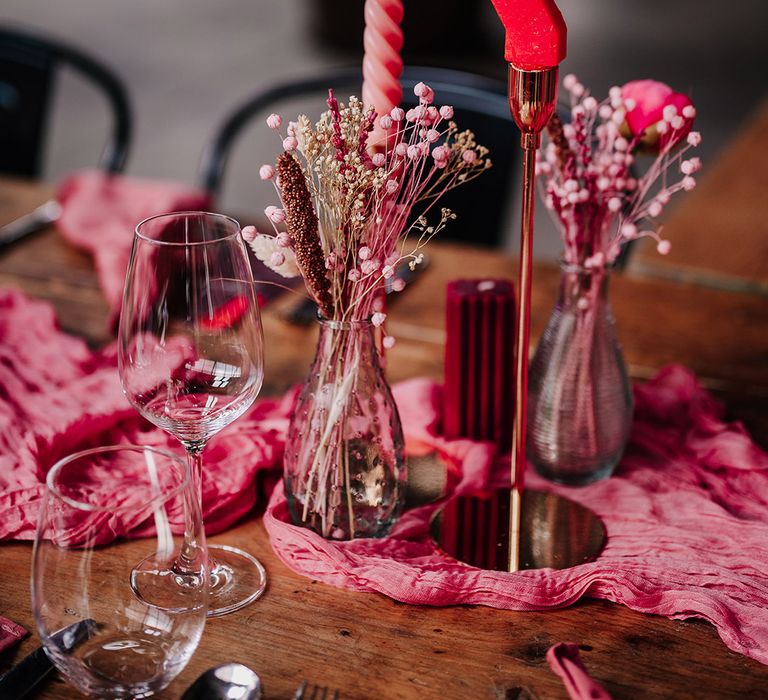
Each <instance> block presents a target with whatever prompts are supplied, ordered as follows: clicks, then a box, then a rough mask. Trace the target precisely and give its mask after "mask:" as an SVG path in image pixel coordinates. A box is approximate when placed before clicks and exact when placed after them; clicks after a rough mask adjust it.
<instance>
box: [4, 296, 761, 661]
mask: <svg viewBox="0 0 768 700" xmlns="http://www.w3.org/2000/svg"><path fill="white" fill-rule="evenodd" d="M440 392H441V389H440V387H439V385H437V384H436V383H435V382H432V381H429V380H424V379H417V380H411V381H409V382H405V383H403V384H400V385H399V386H397V387H395V396H396V399H397V402H398V405H399V407H400V412H401V415H402V418H403V423H404V427H405V431H406V438H407V445H408V450H409V452H410V453H411V454H415V453H420V454H425V453H428V452H430V451H433V450H436V451H437V452H438V453H440V454H441V455H443V456H444V457H445V460H446V462H447V463H448V465H449V467H450V470H451V480H450V481H451V483H453V484H456V491H457V492H468V491H471V490H473V489H476V488H480V487H483V486H487V485H488V484H489V483H491V482H492V481H493V480H494V478H495V475H494V471H493V465H494V463H495V462H497V461H498V459H497V456H496V455H494V453H493V450H492V449H491V446H490V445H488V444H482V443H473V442H471V441H469V440H446V439H445V438H443V437H441V436H440V435H439V434H438V430H439V426H440V424H441V416H440V406H441V405H442V401H441V393H440ZM294 396H295V394H294V393H293V392H291V393H289V394H288V395H287V396H286V397H285V399H283V400H282V401H275V400H262V401H259V402H258V403H257V404H256V405H255V406H254V407H253V408H252V409H251V410H250V411H249V412H248V413H246V414H245V415H244V416H243V417H241V418H240V419H239V420H237V421H236V422H235V423H234V424H233V425H232V426H230V427H229V428H227V429H226V430H225V431H223V432H222V433H221V434H220V435H219V436H217V437H216V438H215V439H214V440H212V441H211V444H210V446H209V449H208V451H207V452H206V458H205V461H206V478H205V480H204V492H203V505H204V512H205V517H206V529H207V531H208V532H209V533H212V532H216V531H219V530H222V529H224V528H226V527H228V526H229V525H231V524H232V523H234V522H235V521H236V520H237V519H239V518H240V517H242V516H243V515H244V514H246V513H247V512H248V511H249V510H250V509H251V508H252V507H253V506H254V504H255V502H256V497H257V489H256V481H257V478H258V475H259V474H260V473H262V472H263V471H264V470H266V469H274V470H277V469H278V468H279V466H280V462H281V458H282V450H283V444H284V436H285V432H286V428H287V425H288V416H289V415H290V410H291V406H292V401H293V397H294ZM635 404H636V411H635V422H634V426H633V432H632V438H631V441H630V444H629V447H628V450H627V453H626V455H625V457H624V459H623V461H622V464H621V466H620V468H619V469H618V471H617V473H616V475H615V476H614V477H612V478H610V479H607V480H604V481H601V482H598V483H596V484H593V485H591V486H588V487H585V488H582V489H568V488H565V487H555V486H553V485H551V484H547V483H546V482H544V481H543V480H541V479H540V478H538V477H536V475H535V474H533V473H531V474H530V475H529V477H528V478H529V483H530V485H531V486H533V487H535V488H545V489H553V490H557V491H559V492H561V493H564V494H567V495H568V496H569V497H570V498H572V499H574V500H576V501H579V502H581V503H583V504H585V505H587V506H588V507H590V508H592V509H593V510H595V511H596V512H597V513H598V514H600V515H601V516H602V517H603V519H604V521H605V523H606V526H607V529H608V536H609V539H608V544H607V546H606V548H605V550H604V551H603V553H602V554H601V556H600V557H599V558H598V559H597V560H596V561H594V562H591V563H588V564H583V565H581V566H577V567H574V568H572V569H568V570H564V571H552V570H547V569H541V570H536V571H524V572H520V573H515V574H509V573H503V572H494V571H484V570H480V569H473V568H470V567H467V566H465V565H463V564H459V563H457V562H455V561H452V560H450V559H448V558H446V557H445V556H444V555H442V554H441V553H440V552H439V551H438V550H437V549H436V548H435V546H434V544H433V543H432V541H431V539H430V538H429V534H428V522H429V519H430V517H431V515H432V513H433V511H434V508H435V506H424V507H421V508H417V509H414V510H411V511H409V512H406V513H405V514H404V515H403V517H402V518H401V520H400V521H399V522H398V524H397V526H396V527H395V528H394V530H393V532H392V533H391V534H390V535H389V536H388V537H385V538H383V539H378V540H353V541H351V542H341V543H339V542H329V541H326V540H323V539H322V538H320V537H319V536H317V535H315V534H314V533H312V532H310V531H309V530H305V529H303V528H299V527H296V526H294V525H292V524H290V522H289V517H288V510H287V506H286V502H285V498H284V494H283V490H282V485H281V484H278V485H277V487H276V488H275V489H274V491H273V492H272V496H271V498H270V500H269V504H268V507H267V511H266V513H265V524H266V527H267V530H268V532H269V535H270V539H271V541H272V545H273V547H274V549H275V551H276V552H277V554H278V556H279V557H280V558H281V559H282V561H284V562H285V563H286V564H287V565H288V566H289V567H290V568H292V569H293V570H294V571H297V572H298V573H300V574H302V575H305V576H309V577H311V578H314V579H317V580H320V581H324V582H326V583H329V584H332V585H335V586H338V587H342V588H346V589H351V590H357V591H366V592H379V593H383V594H385V595H388V596H390V597H392V598H394V599H396V600H399V601H403V602H408V603H414V604H426V605H456V604H483V605H488V606H492V607H496V608H506V609H514V610H543V609H551V608H558V607H563V606H566V605H569V604H571V603H573V602H574V601H576V600H578V599H579V598H581V597H583V596H590V597H594V598H603V599H606V600H611V601H614V602H618V603H622V604H624V605H627V606H628V607H630V608H632V609H634V610H638V611H641V612H647V613H654V614H658V615H665V616H667V617H671V618H678V619H683V618H691V617H697V618H702V619H706V620H709V621H710V622H711V623H712V624H713V625H715V627H716V628H717V630H718V632H719V634H720V636H721V638H722V639H723V641H724V642H725V643H726V645H727V646H728V647H729V648H730V649H733V650H734V651H737V652H739V653H742V654H745V655H747V656H750V657H752V658H755V659H757V660H759V661H761V662H762V663H768V507H766V506H767V505H768V454H766V453H765V452H764V451H763V450H761V449H760V448H759V447H758V446H756V445H755V444H754V443H753V442H752V441H751V440H750V438H749V436H748V435H747V433H746V431H745V430H744V429H743V427H742V426H740V425H739V424H728V423H725V422H724V421H723V415H722V408H721V406H720V405H719V404H718V403H717V402H716V401H714V400H713V399H712V397H711V396H709V395H708V394H707V393H706V391H704V390H703V389H702V387H701V386H700V385H699V384H698V383H697V382H696V379H695V377H694V376H693V375H692V374H691V373H690V372H688V371H687V370H685V369H684V368H681V367H669V368H667V369H665V370H663V371H661V372H660V373H659V374H658V376H657V377H656V378H654V379H653V380H652V381H650V382H648V383H647V384H645V385H643V386H638V387H636V388H635ZM119 443H138V444H150V445H159V446H162V447H165V448H169V449H178V446H177V445H176V443H175V441H174V440H173V439H172V438H170V437H169V436H166V435H165V434H164V433H162V432H160V431H159V430H156V429H154V428H152V427H151V426H149V425H148V424H147V423H146V422H144V421H143V419H141V418H139V416H138V415H137V414H136V413H135V411H134V410H133V409H132V408H131V407H130V406H129V405H128V403H127V401H126V400H125V398H124V397H123V395H122V392H121V391H120V386H119V381H118V377H117V372H116V363H115V354H114V349H113V348H111V347H110V348H106V349H105V350H102V351H100V352H91V351H90V350H89V349H88V348H87V347H86V345H85V343H84V342H83V341H81V340H79V339H76V338H72V337H69V336H65V335H64V334H62V333H60V332H59V331H58V330H57V328H56V325H55V319H54V316H53V312H52V310H51V308H50V306H49V305H47V304H45V303H42V302H36V301H31V300H29V299H28V298H26V297H25V296H23V295H22V294H20V293H18V292H14V291H10V290H0V539H27V540H28V539H31V538H32V537H34V529H35V521H36V518H37V511H38V507H39V504H40V498H41V495H42V493H43V489H44V480H45V474H46V472H47V471H48V469H49V468H50V467H51V466H52V464H53V463H54V462H55V461H56V460H57V459H58V458H60V457H62V456H64V455H66V454H68V453H70V452H72V451H74V450H77V449H83V448H86V447H92V446H95V445H106V444H119ZM502 463H503V462H502ZM504 466H505V468H506V465H504ZM273 473H274V472H273ZM110 528H111V532H109V533H106V535H105V536H106V537H116V536H122V535H128V536H130V535H131V534H134V535H136V534H139V533H140V532H141V527H139V528H138V529H134V530H133V531H131V529H130V525H129V524H126V523H120V522H119V521H117V522H110Z"/></svg>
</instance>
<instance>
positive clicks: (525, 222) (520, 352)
mask: <svg viewBox="0 0 768 700" xmlns="http://www.w3.org/2000/svg"><path fill="white" fill-rule="evenodd" d="M556 99H557V68H547V69H544V70H537V71H528V70H521V69H519V68H517V67H515V66H514V65H512V64H510V66H509V108H510V111H511V113H512V118H513V119H514V120H515V123H516V124H517V127H518V129H520V146H521V147H522V149H523V183H522V184H523V187H522V193H523V200H522V217H521V224H520V269H519V273H518V282H517V284H518V286H517V298H518V314H517V326H516V331H515V418H514V423H513V427H512V465H511V491H510V504H509V571H518V570H519V569H520V523H521V518H522V514H521V508H522V491H523V487H524V474H525V464H526V456H525V453H526V417H527V416H526V413H527V411H526V407H527V399H528V396H527V394H528V343H529V336H530V328H531V278H532V273H533V211H534V210H533V202H534V199H533V197H534V191H533V190H534V178H535V167H536V149H537V148H538V147H539V142H540V140H541V131H542V129H544V127H546V125H547V122H548V121H549V119H550V117H551V116H552V113H553V112H554V110H555V101H556Z"/></svg>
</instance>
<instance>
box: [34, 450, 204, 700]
mask: <svg viewBox="0 0 768 700" xmlns="http://www.w3.org/2000/svg"><path fill="white" fill-rule="evenodd" d="M46 485H47V488H46V491H45V495H44V498H43V500H42V504H41V508H40V516H39V520H38V528H37V535H36V538H35V547H34V552H33V557H32V608H33V610H34V615H35V622H36V625H37V629H38V632H39V633H40V638H41V639H42V642H43V645H44V647H45V650H46V652H47V654H48V656H49V657H50V658H51V659H52V661H53V663H54V664H55V665H56V667H57V668H58V669H59V671H60V672H61V673H62V674H63V676H64V677H65V678H66V680H67V681H68V682H69V683H71V684H72V685H73V686H75V687H76V688H78V689H79V690H81V691H82V692H84V693H86V694H87V695H89V696H93V697H101V698H143V697H148V696H149V695H152V694H154V693H156V692H158V691H160V690H162V689H163V688H165V687H166V686H167V685H168V684H169V683H170V682H171V681H172V680H173V679H174V678H175V677H176V676H177V675H178V674H179V673H180V672H181V670H182V669H183V668H184V667H185V666H186V665H187V662H188V661H189V659H190V658H191V657H192V654H193V653H194V651H195V649H196V648H197V645H198V642H199V641H200V637H201V635H202V633H203V628H204V627H205V618H206V611H207V609H208V600H209V595H208V576H207V575H206V572H207V567H208V556H207V549H206V546H205V534H204V532H203V523H202V517H201V515H200V507H199V504H198V502H197V498H196V494H195V489H194V483H193V480H192V478H191V473H190V471H189V467H188V466H187V464H185V462H184V460H183V459H181V458H179V457H177V456H175V455H173V454H171V453H169V452H165V451H163V450H157V449H154V448H149V447H138V446H134V445H129V446H116V447H100V448H96V449H91V450H85V451H83V452H78V453H76V454H73V455H71V456H69V457H66V458H65V459H62V460H61V461H59V462H58V463H57V464H56V465H54V466H53V468H52V469H51V470H50V471H49V472H48V476H47V481H46ZM127 530H130V531H131V533H132V536H134V537H135V536H136V535H139V537H137V538H134V539H130V540H127V539H115V538H114V535H115V533H118V534H121V533H124V532H125V531H127ZM137 562H140V563H139V564H137ZM182 569H183V570H182Z"/></svg>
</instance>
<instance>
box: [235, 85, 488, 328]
mask: <svg viewBox="0 0 768 700" xmlns="http://www.w3.org/2000/svg"><path fill="white" fill-rule="evenodd" d="M414 93H415V94H416V96H417V97H418V98H419V104H418V105H417V106H416V107H414V108H413V109H410V110H408V111H405V110H403V109H402V108H400V107H395V108H394V109H393V110H392V111H391V112H390V113H389V114H385V115H383V116H380V117H377V114H376V112H375V111H374V110H373V109H372V108H369V107H366V106H364V105H363V104H362V103H361V102H360V100H358V99H357V98H355V97H350V98H349V103H348V104H347V105H344V104H340V103H339V102H338V101H337V100H336V98H335V97H334V95H333V91H329V97H328V100H327V105H328V110H327V111H325V112H324V113H323V114H322V116H321V117H320V119H319V121H318V122H317V123H316V124H315V125H312V123H311V122H310V120H309V119H308V118H307V117H306V116H300V117H299V118H298V120H297V121H295V122H291V123H290V124H288V127H287V133H286V134H285V135H283V134H280V135H281V138H282V145H283V149H284V152H283V153H281V154H280V156H279V158H278V159H277V163H276V167H272V166H271V165H263V166H262V167H261V169H260V176H261V178H262V179H263V180H271V181H272V182H273V183H274V185H275V189H276V191H277V193H278V195H279V197H280V200H281V202H282V208H278V207H274V206H271V207H268V208H267V209H266V211H265V213H266V215H267V217H268V219H269V220H270V222H271V223H272V226H273V228H274V235H271V234H263V233H256V231H255V229H253V228H252V227H247V228H246V230H244V235H245V237H246V240H248V241H249V242H250V244H251V247H252V248H253V250H254V252H255V253H256V256H257V257H258V258H259V259H260V260H262V261H263V262H264V263H265V264H267V265H268V266H269V267H271V268H272V269H273V270H276V271H277V272H279V273H281V274H283V275H284V276H286V277H292V276H296V275H301V276H302V277H303V278H304V282H305V285H306V288H307V291H308V292H309V294H310V295H311V296H312V297H313V298H314V299H315V301H316V302H317V304H318V308H319V310H320V313H321V314H322V315H323V316H324V317H325V318H329V319H335V320H339V321H355V320H361V319H368V318H372V319H373V321H374V323H375V324H376V325H380V324H381V323H382V322H383V321H384V314H382V313H380V312H378V313H374V312H375V311H376V299H377V297H378V292H379V291H380V290H381V289H382V288H383V285H384V283H385V281H387V280H390V284H391V286H392V288H393V289H394V290H395V291H400V290H401V289H402V288H403V287H404V286H405V284H404V282H403V281H402V280H400V279H397V278H396V270H397V269H398V265H399V264H401V263H402V262H404V261H408V262H409V264H410V265H411V266H412V267H413V266H415V265H418V264H419V263H420V262H421V260H422V254H421V249H422V248H423V247H424V245H425V244H426V243H427V242H428V241H429V240H430V239H431V238H432V236H434V235H435V234H437V233H438V232H439V231H440V230H441V229H442V228H443V227H444V226H445V225H446V224H447V222H448V221H449V220H451V219H454V218H455V216H456V215H455V214H454V213H453V212H451V211H450V210H449V209H446V208H442V209H441V210H440V216H439V219H438V220H437V221H436V222H435V223H432V224H430V223H429V222H428V220H427V215H428V214H430V213H431V212H432V210H433V208H434V207H435V204H436V203H437V202H438V201H439V199H440V197H441V196H442V195H443V194H444V193H445V192H447V191H448V190H450V189H452V188H453V187H456V186H458V185H461V184H463V183H465V182H468V181H470V180H472V179H473V178H475V177H477V176H478V175H480V174H481V173H482V172H484V171H485V170H486V169H487V168H488V167H490V165H491V161H490V159H489V158H488V150H487V149H486V148H484V147H483V146H480V145H478V144H477V143H476V141H475V137H474V134H472V132H471V131H459V129H458V127H457V125H456V124H455V123H454V122H453V121H452V118H453V108H452V107H450V106H447V105H446V106H443V107H440V108H438V107H436V106H434V105H433V102H434V92H433V91H432V89H431V88H430V87H429V86H427V85H425V84H424V83H419V84H417V85H416V86H415V88H414ZM377 119H378V122H377ZM282 123H283V120H282V117H280V116H279V115H277V114H272V115H270V116H269V117H268V118H267V124H268V126H269V127H270V128H272V129H274V130H275V131H278V133H279V130H280V127H281V126H282ZM376 124H378V126H379V129H380V131H381V132H382V133H383V134H384V136H382V137H381V138H380V139H379V140H378V141H377V142H373V143H372V141H373V140H374V139H373V137H372V136H371V134H372V132H373V129H374V126H375V125H376ZM283 224H284V225H285V230H281V229H280V228H279V226H281V225H283ZM389 342H390V343H391V339H390V340H389Z"/></svg>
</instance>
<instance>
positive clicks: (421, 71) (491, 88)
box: [199, 66, 519, 246]
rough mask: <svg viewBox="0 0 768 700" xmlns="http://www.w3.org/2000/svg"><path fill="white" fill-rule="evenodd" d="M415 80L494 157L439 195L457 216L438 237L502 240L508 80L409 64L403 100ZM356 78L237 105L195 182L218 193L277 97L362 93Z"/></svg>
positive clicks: (294, 85) (276, 89)
mask: <svg viewBox="0 0 768 700" xmlns="http://www.w3.org/2000/svg"><path fill="white" fill-rule="evenodd" d="M419 81H423V82H425V83H427V84H428V85H430V86H431V87H432V88H433V89H434V91H435V96H436V103H437V104H441V105H442V104H450V105H452V106H453V108H454V111H455V117H454V118H455V120H456V122H457V123H458V125H459V128H461V129H471V130H472V131H474V132H475V135H476V137H477V140H478V142H480V143H482V144H483V145H484V146H487V147H488V148H490V150H491V160H492V162H493V167H492V168H491V169H490V170H489V171H488V172H487V173H484V174H483V175H482V176H481V177H479V178H477V179H476V180H473V181H472V182H470V183H467V184H466V185H463V186H461V187H458V188H457V189H455V190H452V191H451V192H449V193H448V194H447V195H446V196H445V197H444V198H443V199H441V202H443V206H446V207H449V208H451V209H452V210H454V211H455V212H457V214H458V215H459V218H458V219H457V221H456V222H454V223H453V224H452V225H451V226H448V227H447V228H446V229H445V231H444V232H442V233H441V234H440V237H441V240H443V239H454V240H464V241H471V242H472V243H475V244H480V245H486V246H498V245H501V244H502V242H503V238H504V230H503V224H504V221H505V214H506V210H507V208H508V206H509V204H510V201H509V200H510V193H511V186H510V183H511V181H512V173H513V167H514V164H515V162H516V159H517V153H518V151H519V134H518V132H517V129H516V127H515V125H514V123H513V121H512V119H511V117H510V115H509V105H508V102H507V89H506V85H505V84H504V83H502V82H499V81H496V80H492V79H490V78H485V77H482V76H478V75H474V74H471V73H464V72H461V71H454V70H445V69H439V68H420V67H413V66H407V67H406V68H405V70H404V71H403V75H402V79H401V82H402V85H403V100H404V103H405V105H406V106H409V105H414V104H415V103H416V97H415V96H414V94H413V87H414V85H415V84H416V83H417V82H419ZM361 82H362V76H361V73H360V70H359V69H344V70H338V71H335V72H333V73H326V74H323V75H321V76H318V77H314V78H308V79H303V80H296V81H294V82H288V83H281V84H278V85H273V86H270V87H267V88H266V89H264V90H261V91H259V92H258V93H256V94H255V95H253V96H252V97H251V98H250V99H248V100H247V101H246V102H244V103H243V104H241V105H240V106H238V107H237V108H235V110H233V111H232V112H231V113H230V114H229V115H228V116H227V117H226V118H225V119H224V121H223V123H222V124H221V125H220V127H219V128H218V130H217V131H216V132H215V135H214V138H213V139H212V140H211V141H210V142H209V144H208V146H207V147H206V149H205V151H204V153H203V158H202V161H201V166H200V171H199V184H200V186H201V187H202V188H204V189H205V190H206V191H207V192H208V193H209V194H210V195H211V196H212V197H214V198H215V197H216V196H217V195H218V194H219V193H220V190H221V187H222V183H223V180H224V174H225V171H226V166H227V161H228V158H229V156H230V154H231V152H232V149H233V146H234V144H235V142H236V141H237V139H238V137H239V136H240V135H241V133H242V132H243V131H244V129H245V127H246V126H247V125H248V124H249V123H250V122H251V121H252V120H253V119H254V118H255V117H256V116H259V115H266V114H268V113H269V112H273V111H275V112H277V111H280V109H279V105H280V103H281V102H283V101H286V100H289V99H294V98H297V97H304V96H310V95H317V96H318V98H319V99H324V93H325V92H326V91H327V90H328V88H331V87H332V88H334V90H335V91H336V94H337V96H338V97H339V99H345V98H346V96H347V95H349V94H358V95H359V93H360V85H361ZM254 186H255V185H254Z"/></svg>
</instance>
